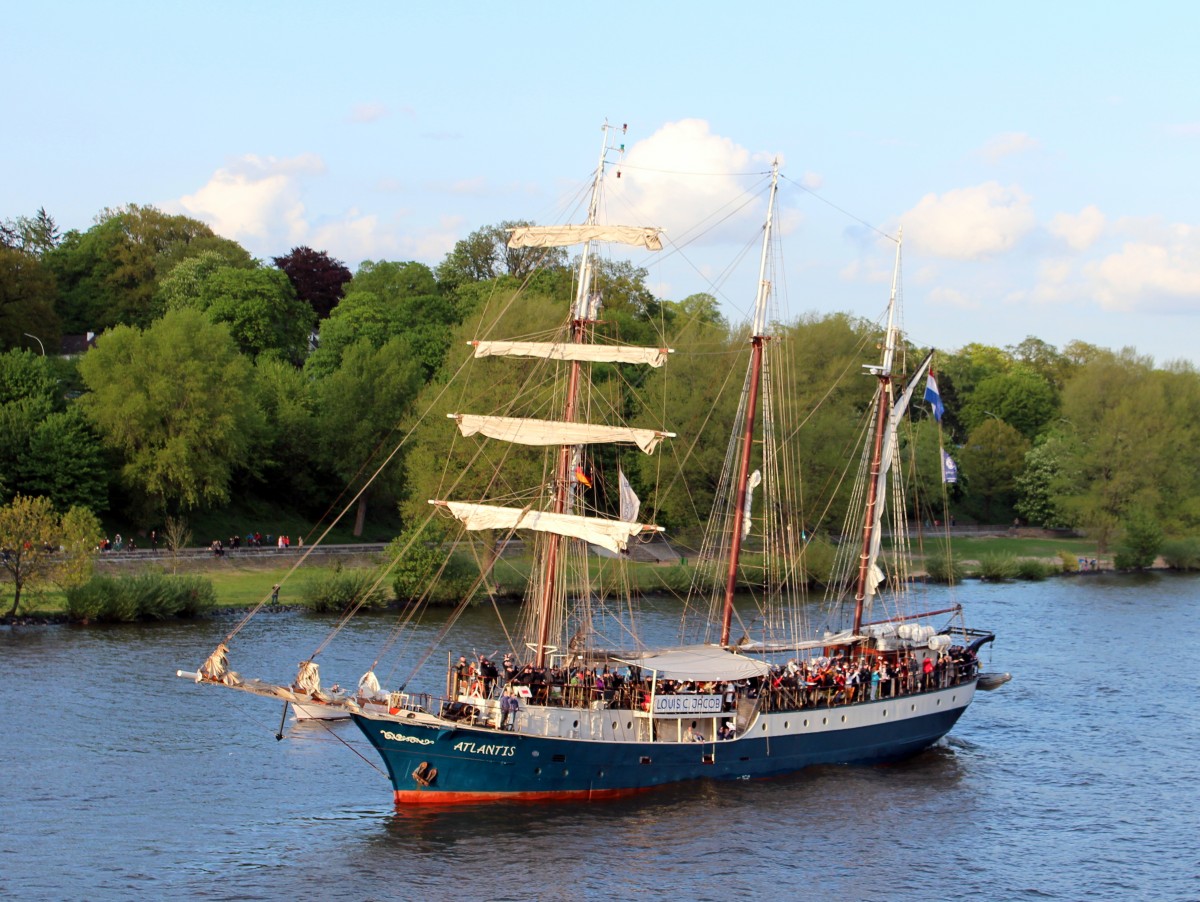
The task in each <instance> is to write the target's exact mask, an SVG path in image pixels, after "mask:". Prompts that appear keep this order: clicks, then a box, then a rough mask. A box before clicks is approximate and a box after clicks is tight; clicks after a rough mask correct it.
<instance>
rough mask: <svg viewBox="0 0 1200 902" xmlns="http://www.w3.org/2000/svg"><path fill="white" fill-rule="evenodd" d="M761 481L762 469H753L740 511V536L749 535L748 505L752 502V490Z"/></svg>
mask: <svg viewBox="0 0 1200 902" xmlns="http://www.w3.org/2000/svg"><path fill="white" fill-rule="evenodd" d="M761 483H762V470H755V471H754V472H753V473H751V474H750V481H749V482H748V483H746V508H745V510H743V511H742V538H743V539H744V538H746V536H748V535H750V506H751V505H752V504H753V503H754V490H755V489H756V488H758V487H759V485H760V484H761Z"/></svg>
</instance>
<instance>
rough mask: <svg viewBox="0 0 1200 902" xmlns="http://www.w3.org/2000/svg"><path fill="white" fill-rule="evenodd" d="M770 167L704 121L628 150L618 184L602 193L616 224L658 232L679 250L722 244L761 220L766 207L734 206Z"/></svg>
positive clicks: (668, 128)
mask: <svg viewBox="0 0 1200 902" xmlns="http://www.w3.org/2000/svg"><path fill="white" fill-rule="evenodd" d="M770 163H771V157H770V156H769V155H767V154H755V153H752V152H751V151H749V150H747V149H745V148H744V147H740V146H739V145H737V144H735V143H734V142H733V141H732V140H730V139H729V138H723V137H721V136H720V135H716V134H713V133H712V131H711V130H710V128H709V124H708V123H707V122H705V121H704V120H703V119H683V120H680V121H678V122H669V123H667V124H666V125H664V126H662V128H660V129H659V130H658V131H656V132H655V133H654V134H653V135H651V136H650V137H649V138H646V139H645V140H644V141H638V142H637V143H636V144H634V145H633V146H632V147H630V148H629V149H628V151H627V153H626V157H625V161H624V164H623V166H622V176H621V178H620V179H611V180H609V181H608V182H607V183H606V186H605V191H606V196H607V198H608V201H609V203H610V205H612V206H613V207H614V208H615V209H616V210H617V211H618V212H617V215H616V218H617V219H620V220H621V221H629V222H634V223H636V224H637V225H654V226H659V227H660V228H662V229H664V230H665V232H666V234H667V237H668V239H669V240H670V241H671V242H672V243H674V244H677V245H678V244H682V243H687V242H690V241H693V240H696V241H700V242H703V243H705V244H711V243H719V242H720V241H723V240H725V239H726V238H727V237H728V236H729V234H730V232H731V231H734V232H735V233H736V234H738V236H739V238H740V237H741V233H742V232H744V229H743V228H742V223H744V222H745V221H746V219H747V218H749V219H750V220H751V221H754V220H761V219H762V216H763V214H764V212H765V207H763V206H761V205H760V204H758V203H751V204H749V205H748V206H743V207H741V208H740V209H739V204H741V203H742V202H743V201H745V200H746V199H747V195H746V187H747V184H748V182H749V180H748V179H747V178H746V176H747V175H752V174H753V173H755V172H763V171H766V170H767V169H769V168H770ZM739 176H740V177H739ZM630 217H632V219H631V218H630ZM698 223H699V225H698ZM731 226H732V227H733V228H732V229H731V228H730V227H731Z"/></svg>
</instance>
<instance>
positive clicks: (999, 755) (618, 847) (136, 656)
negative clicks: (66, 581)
mask: <svg viewBox="0 0 1200 902" xmlns="http://www.w3.org/2000/svg"><path fill="white" fill-rule="evenodd" d="M941 591H944V590H934V597H933V598H932V599H931V600H930V601H931V603H932V604H938V602H939V598H938V593H939V592H941ZM957 598H958V599H960V600H962V601H963V602H964V603H965V604H966V605H967V608H968V613H969V615H970V616H969V620H968V625H972V626H981V627H987V628H991V629H994V630H995V631H996V632H997V634H998V639H997V642H996V643H995V645H994V646H993V647H990V648H988V649H986V650H985V653H984V655H985V669H988V670H1008V671H1011V672H1012V673H1013V680H1012V682H1011V683H1009V684H1008V685H1006V686H1004V687H1003V688H1001V689H1000V690H998V691H996V692H991V693H980V694H979V695H978V696H977V698H976V701H975V703H974V704H973V705H972V706H971V708H970V710H969V711H968V712H967V713H966V715H965V716H964V718H963V719H962V720H961V721H960V722H959V724H958V726H957V727H956V728H955V730H954V731H953V732H952V733H951V735H950V737H949V738H948V739H947V740H945V741H944V742H943V743H942V744H941V745H939V746H938V747H936V748H933V749H930V750H928V751H927V752H925V753H923V754H921V755H919V756H918V757H916V758H914V759H911V760H909V761H906V762H904V763H903V764H900V765H893V766H890V767H875V768H841V767H830V768H820V769H814V770H811V771H807V772H805V773H803V774H799V775H797V776H794V777H791V778H788V779H783V780H773V781H767V782H759V783H748V784H747V783H737V784H730V785H724V784H722V785H697V786H689V787H680V788H673V789H666V790H663V791H659V792H657V793H653V794H648V795H643V796H640V797H636V798H634V799H631V800H623V801H616V802H606V803H602V804H592V805H577V804H576V805H569V804H562V805H550V806H546V805H502V806H490V807H488V806H485V807H477V808H476V807H472V808H467V809H458V810H433V811H426V810H415V811H397V810H396V809H394V808H393V806H392V804H391V790H390V787H389V785H388V783H387V780H386V779H385V778H384V777H383V776H382V775H381V774H380V773H379V772H378V771H377V770H376V769H375V768H374V764H375V763H376V762H375V757H374V753H373V752H372V751H371V750H370V749H369V748H368V747H366V745H365V741H363V740H361V739H360V737H359V736H358V734H357V730H356V729H355V728H354V727H353V725H351V724H348V723H343V724H339V725H336V726H333V727H331V728H329V727H323V726H320V725H310V724H300V725H297V724H295V723H293V722H291V721H290V720H289V722H288V724H287V725H286V728H285V739H284V741H282V742H277V741H276V740H275V738H274V733H275V731H276V729H277V728H278V726H279V722H280V713H281V712H280V708H281V706H277V705H276V704H275V703H273V702H268V701H266V700H264V699H258V698H255V697H252V696H246V695H243V694H242V693H237V692H229V691H223V690H220V689H216V688H213V687H197V686H195V685H194V684H192V683H190V682H187V681H184V680H179V679H176V678H174V676H173V674H174V671H175V669H176V668H179V667H182V668H184V669H194V668H195V667H196V665H197V664H199V663H200V661H201V660H202V659H203V658H204V657H205V655H206V654H207V653H208V651H209V650H211V648H212V647H213V646H214V645H215V644H216V642H217V641H219V639H220V638H221V635H222V634H223V633H224V632H225V631H226V630H227V629H228V628H229V626H230V622H228V621H221V620H217V621H209V622H203V623H199V624H186V625H177V624H160V625H151V626H129V627H112V628H107V627H99V628H97V627H90V628H78V627H65V626H46V627H21V628H12V629H9V628H4V629H2V630H0V686H3V693H0V762H2V764H0V767H2V770H3V782H2V783H0V896H2V897H9V898H17V899H54V900H58V899H81V898H87V899H129V898H155V899H180V898H188V899H239V900H243V899H296V898H311V899H353V900H359V899H416V898H420V899H424V900H438V899H449V898H454V899H466V900H470V899H550V898H553V899H566V900H574V899H605V898H613V897H619V898H629V897H630V896H633V895H635V894H636V895H637V896H639V897H643V898H652V899H676V898H680V897H683V898H687V899H698V900H707V899H713V900H728V899H731V898H745V897H763V898H772V899H774V898H803V899H808V898H829V899H838V900H894V899H916V900H922V902H928V900H939V899H951V898H954V899H957V898H962V897H974V898H979V899H1005V900H1010V899H1011V900H1017V899H1039V900H1042V899H1064V900H1077V899H1120V900H1130V899H1180V900H1182V899H1197V898H1200V839H1198V837H1197V827H1198V825H1200V814H1198V813H1197V812H1198V810H1200V804H1198V803H1200V790H1198V789H1197V781H1196V777H1195V773H1194V771H1195V768H1196V762H1197V757H1198V755H1200V705H1198V704H1197V701H1196V693H1197V676H1196V674H1197V673H1200V664H1198V663H1197V661H1196V660H1195V659H1193V658H1192V657H1191V655H1192V654H1193V653H1196V651H1195V647H1196V644H1197V643H1196V642H1195V640H1194V637H1195V635H1196V633H1197V630H1196V619H1197V614H1198V613H1200V604H1198V599H1200V578H1198V577H1194V576H1177V575H1170V574H1155V575H1149V576H1112V575H1106V574H1088V575H1081V576H1075V577H1064V578H1060V579H1055V580H1050V581H1047V582H1044V583H1021V584H1009V585H982V584H978V583H968V584H967V585H966V586H964V587H962V588H960V589H959V590H958V592H957ZM940 600H941V601H944V600H945V598H942V599H940ZM661 608H662V609H661V610H656V611H652V612H651V613H652V614H653V615H655V616H657V617H658V618H659V619H660V620H661V626H662V628H663V629H664V630H665V629H667V628H668V625H673V622H674V617H675V613H674V609H673V608H672V607H671V606H670V605H669V604H663V605H662V606H661ZM372 626H375V627H378V626H380V622H378V621H377V622H375V623H374V624H372V623H371V622H370V621H369V620H368V621H366V622H363V623H361V624H359V623H358V622H356V625H355V626H354V627H353V628H352V631H351V632H350V633H349V634H348V635H346V634H344V635H343V637H341V639H340V640H339V641H338V642H336V643H334V645H332V646H331V647H330V649H329V650H328V651H326V652H324V653H323V654H322V656H321V658H320V660H321V661H322V662H323V663H322V673H323V676H324V679H325V682H326V683H327V684H328V683H329V682H331V681H332V677H334V676H339V677H341V678H342V679H345V680H354V679H355V678H356V677H357V675H358V674H360V673H361V672H362V671H363V670H364V669H365V665H366V664H369V663H370V657H371V656H372V655H373V653H374V650H375V648H376V645H377V641H378V637H377V636H376V635H375V634H373V633H371V632H369V630H370V628H371V627H372ZM434 626H436V624H435V625H434ZM328 627H329V621H327V620H322V619H318V618H310V617H306V616H304V615H301V614H298V613H284V614H274V615H267V616H261V617H260V618H258V619H256V620H255V621H253V622H252V623H251V625H250V626H249V627H247V629H246V630H244V631H243V632H242V633H241V634H240V635H239V636H238V638H237V640H236V641H235V643H234V647H233V654H232V663H233V665H234V667H235V668H237V669H239V670H241V671H242V672H243V673H244V674H247V675H262V676H266V677H269V678H275V679H287V678H289V677H290V676H291V675H292V674H294V672H295V666H296V663H297V662H299V661H300V660H301V659H303V658H305V657H307V656H308V654H309V653H310V652H311V651H312V650H313V649H314V648H315V647H316V645H317V643H318V642H319V641H320V640H321V639H322V638H323V637H324V636H325V634H326V633H327V631H328ZM464 627H465V630H466V632H465V639H464V646H463V647H462V648H461V649H457V650H456V653H457V651H462V652H466V653H470V652H471V651H473V650H477V651H481V652H490V651H492V650H493V649H495V648H498V647H503V646H502V644H501V641H500V638H501V633H500V632H499V630H498V628H497V627H496V625H495V621H494V617H491V616H489V615H488V613H487V612H485V611H477V612H471V613H470V614H469V615H468V616H467V618H466V622H465V624H464ZM432 628H433V627H431V629H432ZM1176 640H1179V641H1180V642H1181V643H1182V644H1179V645H1177V644H1176ZM468 645H470V646H471V647H467V646H468ZM364 657H365V658H366V660H365V661H364ZM1198 657H1200V655H1198ZM989 658H990V659H991V660H990V661H989V660H988V659H989ZM441 660H444V658H443V659H441ZM441 660H439V661H436V662H434V663H435V664H436V666H434V667H431V668H429V669H428V670H427V671H426V673H425V674H423V677H426V678H428V679H429V680H430V681H431V682H430V685H427V686H426V688H429V689H434V690H436V689H437V686H436V682H437V677H436V676H435V675H434V674H435V673H437V672H440V670H441ZM251 661H254V662H259V661H261V664H258V665H254V666H252V665H251V664H250V662H251ZM414 688H415V687H414ZM356 752H358V753H361V755H362V756H363V757H359V755H358V754H356ZM364 759H365V760H364ZM368 762H369V763H368Z"/></svg>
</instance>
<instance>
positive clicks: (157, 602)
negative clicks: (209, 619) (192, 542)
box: [65, 571, 217, 623]
mask: <svg viewBox="0 0 1200 902" xmlns="http://www.w3.org/2000/svg"><path fill="white" fill-rule="evenodd" d="M65 595H66V608H67V617H68V619H70V620H73V621H79V622H81V623H88V622H91V621H96V622H101V623H132V622H133V621H136V620H167V619H170V618H173V617H177V618H193V617H199V616H201V615H203V614H206V613H208V612H209V611H211V610H212V609H213V608H214V607H216V604H217V594H216V592H215V591H214V590H213V585H212V582H211V581H210V580H208V579H205V578H204V577H202V576H196V575H194V574H189V575H186V576H175V575H168V574H165V573H156V572H154V571H145V572H143V573H139V574H136V575H135V576H94V577H92V578H91V579H90V580H88V581H87V582H86V583H83V584H82V585H79V586H72V587H70V588H68V589H67V590H66V592H65Z"/></svg>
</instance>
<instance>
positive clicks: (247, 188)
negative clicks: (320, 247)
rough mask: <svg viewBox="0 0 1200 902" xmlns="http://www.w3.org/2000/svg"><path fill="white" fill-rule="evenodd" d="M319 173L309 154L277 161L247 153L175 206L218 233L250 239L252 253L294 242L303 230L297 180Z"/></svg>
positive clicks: (316, 159)
mask: <svg viewBox="0 0 1200 902" xmlns="http://www.w3.org/2000/svg"><path fill="white" fill-rule="evenodd" d="M324 171H325V164H324V162H322V160H321V158H320V157H318V156H316V155H314V154H303V155H301V156H298V157H290V158H282V159H280V158H276V157H259V156H256V155H254V154H249V155H247V156H244V157H241V158H239V159H237V160H235V161H233V162H232V163H230V164H229V165H228V166H226V167H224V168H221V169H218V170H217V171H216V172H214V173H213V175H212V178H210V179H209V180H208V183H207V184H205V185H204V186H203V187H201V188H200V189H199V190H198V191H196V192H195V193H194V194H188V195H184V196H183V197H181V198H180V199H179V206H180V207H182V208H183V210H184V211H185V212H186V213H188V214H189V215H191V216H194V217H196V218H197V219H200V220H203V221H204V222H207V223H208V224H209V225H211V226H212V228H213V230H214V231H215V232H216V233H217V234H218V235H221V236H223V237H225V238H232V239H233V240H234V241H238V242H241V243H247V242H248V241H249V242H250V243H253V244H254V245H255V248H254V249H258V248H261V247H262V246H263V245H270V243H271V242H274V244H275V245H281V244H289V243H295V242H298V241H303V239H304V236H305V234H306V233H307V232H308V222H307V220H306V218H305V210H304V203H303V202H302V201H301V199H300V196H301V190H300V187H301V186H300V182H301V177H303V176H306V175H319V174H323V173H324Z"/></svg>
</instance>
